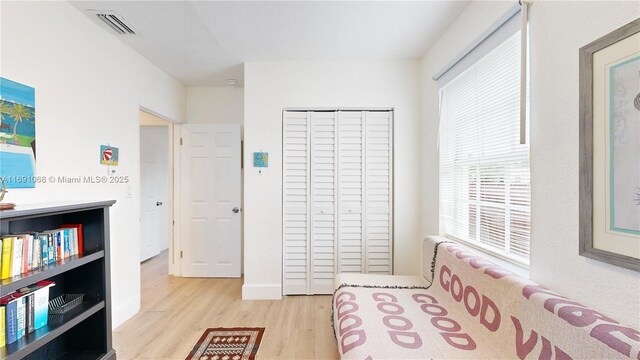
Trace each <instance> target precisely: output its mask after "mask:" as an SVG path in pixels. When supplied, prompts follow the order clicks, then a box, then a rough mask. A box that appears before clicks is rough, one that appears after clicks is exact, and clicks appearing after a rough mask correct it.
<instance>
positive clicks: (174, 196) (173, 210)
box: [138, 106, 181, 276]
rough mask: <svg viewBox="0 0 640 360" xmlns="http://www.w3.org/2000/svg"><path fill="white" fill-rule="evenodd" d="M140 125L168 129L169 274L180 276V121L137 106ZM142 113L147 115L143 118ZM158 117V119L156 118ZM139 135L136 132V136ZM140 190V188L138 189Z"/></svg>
mask: <svg viewBox="0 0 640 360" xmlns="http://www.w3.org/2000/svg"><path fill="white" fill-rule="evenodd" d="M139 114H140V123H139V126H138V128H140V127H141V126H166V127H167V128H168V131H169V200H168V201H169V204H168V206H169V226H170V231H169V250H168V252H169V261H168V263H169V268H168V273H169V275H174V276H180V275H181V274H180V223H179V221H176V219H179V218H180V207H179V204H180V191H179V186H180V177H179V176H177V172H176V171H175V169H176V168H179V167H180V131H179V125H180V123H179V122H177V121H175V120H173V119H171V118H168V117H166V116H163V115H162V114H159V113H157V112H155V111H153V110H150V109H148V108H145V107H144V106H140V107H139ZM144 114H148V115H151V116H148V117H146V118H144V120H143V116H144ZM157 118H159V119H160V120H158V119H157ZM139 137H140V135H139V134H138V138H139ZM138 191H140V189H138Z"/></svg>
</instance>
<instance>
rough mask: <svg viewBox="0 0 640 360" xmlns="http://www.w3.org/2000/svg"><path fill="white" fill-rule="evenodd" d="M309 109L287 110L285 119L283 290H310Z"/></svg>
mask: <svg viewBox="0 0 640 360" xmlns="http://www.w3.org/2000/svg"><path fill="white" fill-rule="evenodd" d="M309 116H310V113H309V112H306V111H286V112H285V113H284V120H283V125H284V127H283V136H284V144H283V146H284V157H283V162H282V167H283V170H282V172H283V180H284V181H283V187H282V192H283V194H282V195H283V204H282V205H283V207H282V212H283V214H282V215H283V216H282V227H283V231H282V232H283V250H282V262H283V264H282V268H283V271H282V291H283V293H284V294H291V295H293V294H307V292H308V280H307V278H308V268H309V262H310V261H311V258H310V256H309V221H308V214H309V211H308V210H309V209H308V208H309V199H308V197H309V196H308V189H309V188H310V184H309V183H310V181H311V180H310V174H311V167H310V166H308V164H309V163H310V157H311V153H310V151H308V148H309V142H310V141H309V135H310V131H309V128H308V123H309V119H308V117H309Z"/></svg>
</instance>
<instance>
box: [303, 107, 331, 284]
mask: <svg viewBox="0 0 640 360" xmlns="http://www.w3.org/2000/svg"><path fill="white" fill-rule="evenodd" d="M310 129H311V134H310V140H311V193H310V196H311V197H310V198H311V212H310V214H311V219H310V225H311V231H310V234H311V243H310V252H311V256H310V260H311V263H310V266H309V269H310V270H311V271H310V273H309V275H310V276H309V280H310V281H309V290H308V294H330V293H331V292H333V290H334V288H333V274H334V273H335V270H336V269H335V252H336V248H335V246H336V241H335V240H336V211H335V209H336V188H337V184H336V181H337V177H336V156H337V154H338V152H337V149H336V143H337V141H336V135H337V132H336V112H334V111H332V112H312V113H311V123H310Z"/></svg>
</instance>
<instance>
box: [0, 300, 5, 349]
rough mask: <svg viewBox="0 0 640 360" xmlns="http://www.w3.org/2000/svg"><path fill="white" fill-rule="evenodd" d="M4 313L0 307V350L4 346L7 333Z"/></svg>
mask: <svg viewBox="0 0 640 360" xmlns="http://www.w3.org/2000/svg"><path fill="white" fill-rule="evenodd" d="M5 312H6V309H5V307H4V306H0V348H1V347H3V346H5V345H6V339H7V332H6V331H5V321H6V317H5Z"/></svg>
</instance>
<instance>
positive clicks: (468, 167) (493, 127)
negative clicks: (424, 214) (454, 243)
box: [440, 31, 531, 264]
mask: <svg viewBox="0 0 640 360" xmlns="http://www.w3.org/2000/svg"><path fill="white" fill-rule="evenodd" d="M519 101H520V31H517V32H516V33H514V34H512V35H511V36H509V37H508V38H507V39H506V40H505V41H504V42H502V43H501V44H500V45H498V46H497V47H495V48H494V49H493V50H491V51H490V52H488V53H487V54H486V55H484V56H483V57H482V58H480V59H479V60H478V61H476V62H475V63H474V64H472V65H470V66H469V67H468V68H467V69H466V70H464V72H462V73H460V74H459V75H458V76H456V77H455V78H454V79H452V80H450V81H449V82H448V83H447V84H446V85H444V86H443V87H442V88H441V91H440V103H441V116H440V224H441V227H442V230H443V231H444V233H445V234H446V235H448V236H452V237H454V238H457V239H460V240H463V241H466V242H469V243H471V244H474V245H477V246H479V247H482V248H484V249H485V250H489V251H492V252H495V253H498V254H500V255H502V256H506V257H508V258H511V259H513V260H516V261H518V262H520V263H525V264H528V263H529V237H530V236H529V234H530V225H531V223H530V222H531V203H530V172H529V141H528V140H527V142H526V144H525V145H521V144H520V103H519ZM527 137H528V131H527Z"/></svg>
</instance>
